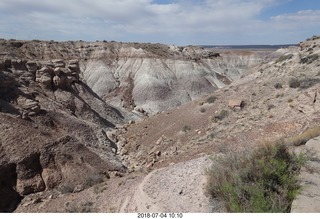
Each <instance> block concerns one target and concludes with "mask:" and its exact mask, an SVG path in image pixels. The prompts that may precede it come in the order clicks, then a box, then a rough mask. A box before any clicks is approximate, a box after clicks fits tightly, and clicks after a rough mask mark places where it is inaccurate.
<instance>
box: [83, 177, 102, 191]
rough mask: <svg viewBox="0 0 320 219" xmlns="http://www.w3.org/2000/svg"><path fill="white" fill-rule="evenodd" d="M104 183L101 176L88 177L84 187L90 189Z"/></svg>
mask: <svg viewBox="0 0 320 219" xmlns="http://www.w3.org/2000/svg"><path fill="white" fill-rule="evenodd" d="M102 182H103V178H102V176H100V175H93V176H90V177H88V178H87V179H86V180H85V182H84V186H85V188H90V187H92V186H94V185H96V184H99V183H102Z"/></svg>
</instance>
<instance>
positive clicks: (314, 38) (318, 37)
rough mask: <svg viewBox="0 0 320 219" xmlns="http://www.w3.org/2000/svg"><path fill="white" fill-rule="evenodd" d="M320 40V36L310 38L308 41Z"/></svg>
mask: <svg viewBox="0 0 320 219" xmlns="http://www.w3.org/2000/svg"><path fill="white" fill-rule="evenodd" d="M316 39H320V36H317V35H313V36H312V37H311V38H308V39H307V41H310V40H316Z"/></svg>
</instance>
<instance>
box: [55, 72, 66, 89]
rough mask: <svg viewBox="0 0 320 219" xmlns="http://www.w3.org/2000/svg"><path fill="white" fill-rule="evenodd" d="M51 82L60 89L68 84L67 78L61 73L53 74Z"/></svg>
mask: <svg viewBox="0 0 320 219" xmlns="http://www.w3.org/2000/svg"><path fill="white" fill-rule="evenodd" d="M53 84H54V85H55V86H56V87H58V88H61V89H66V88H67V87H68V85H69V83H68V78H67V76H66V75H64V74H61V75H60V76H57V75H56V76H54V77H53Z"/></svg>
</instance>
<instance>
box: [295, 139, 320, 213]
mask: <svg viewBox="0 0 320 219" xmlns="http://www.w3.org/2000/svg"><path fill="white" fill-rule="evenodd" d="M304 149H305V150H307V151H310V152H311V153H312V159H311V160H310V161H308V162H307V165H306V167H305V168H303V170H302V171H301V174H300V179H301V181H302V182H301V185H302V191H301V193H300V194H299V195H298V196H297V197H296V199H295V200H294V201H293V203H292V208H291V212H292V213H319V212H320V190H319V187H320V162H319V161H320V160H319V158H320V136H319V137H316V138H314V139H311V140H309V141H308V142H307V143H306V145H305V148H304Z"/></svg>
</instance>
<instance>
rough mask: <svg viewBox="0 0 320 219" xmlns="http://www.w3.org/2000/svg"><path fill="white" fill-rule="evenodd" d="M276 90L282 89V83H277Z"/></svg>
mask: <svg viewBox="0 0 320 219" xmlns="http://www.w3.org/2000/svg"><path fill="white" fill-rule="evenodd" d="M274 88H276V89H281V88H282V84H281V83H279V82H278V83H275V84H274Z"/></svg>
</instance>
